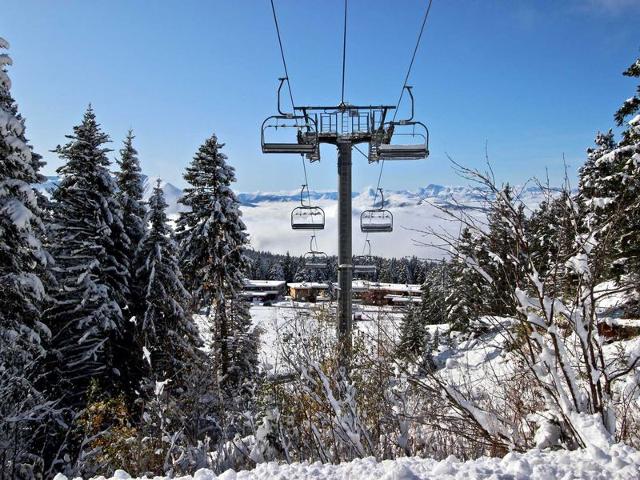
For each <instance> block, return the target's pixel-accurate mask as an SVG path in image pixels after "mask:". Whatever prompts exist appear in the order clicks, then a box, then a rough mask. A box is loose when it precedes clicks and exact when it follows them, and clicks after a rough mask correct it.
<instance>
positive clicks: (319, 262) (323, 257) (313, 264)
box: [303, 235, 329, 270]
mask: <svg viewBox="0 0 640 480" xmlns="http://www.w3.org/2000/svg"><path fill="white" fill-rule="evenodd" d="M314 242H315V244H316V247H315V248H316V249H315V250H314V248H313V243H314ZM317 248H318V241H317V239H316V236H315V235H312V236H311V240H310V241H309V251H308V252H307V253H305V254H304V257H303V258H304V266H305V268H308V269H310V270H322V269H325V268H327V267H328V266H329V257H328V256H327V254H326V253H324V252H321V251H320V250H317Z"/></svg>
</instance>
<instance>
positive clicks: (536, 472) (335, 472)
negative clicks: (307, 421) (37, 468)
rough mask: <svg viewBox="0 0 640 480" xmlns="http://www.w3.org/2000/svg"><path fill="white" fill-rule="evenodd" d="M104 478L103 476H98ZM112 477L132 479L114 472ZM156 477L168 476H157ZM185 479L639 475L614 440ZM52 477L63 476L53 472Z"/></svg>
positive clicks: (637, 465)
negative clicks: (494, 454)
mask: <svg viewBox="0 0 640 480" xmlns="http://www.w3.org/2000/svg"><path fill="white" fill-rule="evenodd" d="M99 478H103V477H99ZM112 478H113V479H125V478H130V477H129V475H127V474H126V473H125V472H123V471H121V470H119V471H117V472H116V473H115V474H114V476H113V477H112ZM156 478H157V479H158V480H160V479H161V478H168V477H156ZM180 478H182V479H184V480H191V479H193V480H214V479H220V480H267V479H274V480H275V479H312V480H342V479H344V480H347V479H352V480H369V479H371V480H373V479H376V480H378V479H381V480H417V479H433V480H435V479H438V480H448V479H451V480H452V479H465V480H476V479H497V478H505V479H513V480H524V479H531V480H536V479H539V480H549V479H554V478H566V479H569V478H571V479H605V478H606V479H637V478H640V452H638V451H637V450H634V449H633V448H631V447H627V446H625V445H620V444H618V445H613V446H611V447H608V448H607V449H606V450H602V449H599V448H591V449H588V450H577V451H572V452H569V451H564V450H562V451H543V450H531V451H529V452H527V453H524V454H519V453H509V454H508V455H507V456H505V457H504V458H489V457H482V458H479V459H477V460H470V461H467V462H460V461H458V460H457V459H456V458H455V457H449V458H447V459H446V460H442V461H435V460H431V459H419V458H401V459H398V460H385V461H382V462H378V461H376V460H375V459H373V458H364V459H358V460H354V461H352V462H349V463H342V464H340V465H323V464H321V463H313V464H307V463H294V464H291V465H280V464H277V463H273V462H272V463H262V464H259V465H258V466H257V467H256V468H255V469H254V470H250V471H241V472H237V473H236V472H234V471H233V470H228V471H226V472H224V473H223V474H221V475H219V476H216V475H215V474H214V473H213V472H212V471H210V470H206V469H201V470H198V471H197V472H195V474H194V475H193V476H187V477H180ZM54 480H67V478H66V477H65V476H63V475H57V476H56V477H55V478H54Z"/></svg>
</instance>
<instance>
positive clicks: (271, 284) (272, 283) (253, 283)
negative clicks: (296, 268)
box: [244, 278, 287, 288]
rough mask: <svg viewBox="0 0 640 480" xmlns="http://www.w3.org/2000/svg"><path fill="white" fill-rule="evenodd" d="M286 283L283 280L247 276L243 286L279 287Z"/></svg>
mask: <svg viewBox="0 0 640 480" xmlns="http://www.w3.org/2000/svg"><path fill="white" fill-rule="evenodd" d="M286 283H287V282H285V281H284V280H251V279H249V278H245V280H244V286H245V287H250V288H280V287H284V286H285V284H286Z"/></svg>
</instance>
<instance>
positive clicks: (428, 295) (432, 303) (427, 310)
mask: <svg viewBox="0 0 640 480" xmlns="http://www.w3.org/2000/svg"><path fill="white" fill-rule="evenodd" d="M420 290H421V295H420V299H421V302H420V308H419V316H420V318H421V319H422V321H423V322H424V323H425V324H426V325H437V324H440V323H445V322H446V311H445V302H444V300H445V299H444V294H443V292H442V290H441V289H439V288H438V287H436V286H435V285H432V284H431V279H428V280H427V281H425V282H424V283H423V284H422V286H421V287H420Z"/></svg>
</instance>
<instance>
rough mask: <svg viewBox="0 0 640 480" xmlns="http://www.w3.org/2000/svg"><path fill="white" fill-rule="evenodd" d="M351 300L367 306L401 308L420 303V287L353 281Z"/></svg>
mask: <svg viewBox="0 0 640 480" xmlns="http://www.w3.org/2000/svg"><path fill="white" fill-rule="evenodd" d="M352 288H353V299H354V301H359V302H360V303H364V304H367V305H392V306H402V305H407V304H411V303H420V301H421V299H420V295H421V293H422V291H421V289H420V285H414V284H403V283H380V282H370V281H367V280H354V281H353V287H352Z"/></svg>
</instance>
